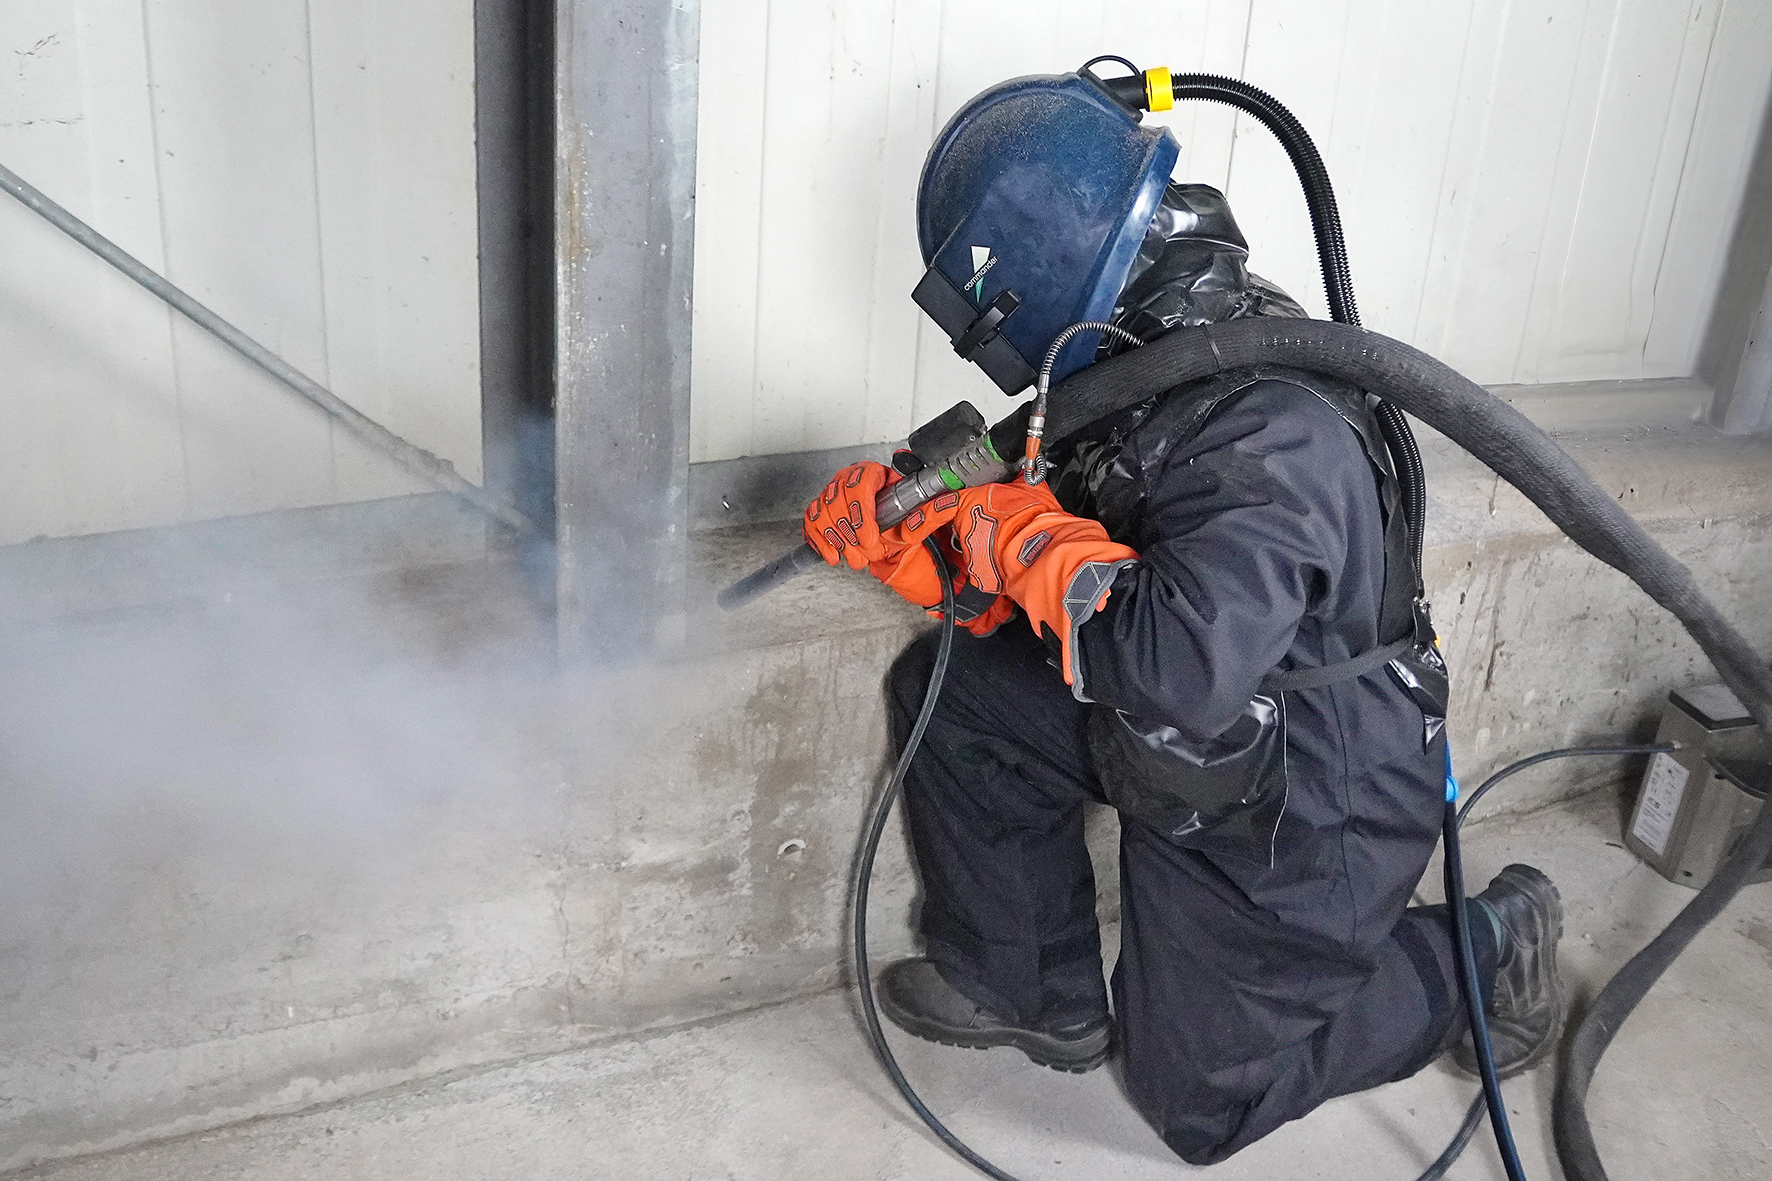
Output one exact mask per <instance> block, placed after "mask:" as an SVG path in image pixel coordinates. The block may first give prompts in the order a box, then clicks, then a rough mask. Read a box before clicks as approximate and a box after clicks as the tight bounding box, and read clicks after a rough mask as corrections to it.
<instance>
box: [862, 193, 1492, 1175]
mask: <svg viewBox="0 0 1772 1181" xmlns="http://www.w3.org/2000/svg"><path fill="white" fill-rule="evenodd" d="M1159 238H1160V239H1161V240H1153V241H1148V242H1147V251H1146V255H1145V256H1143V257H1141V260H1140V261H1141V264H1142V265H1141V267H1140V274H1139V275H1135V278H1134V281H1133V283H1132V284H1131V285H1130V286H1129V287H1128V288H1127V292H1126V295H1125V296H1123V298H1122V304H1123V306H1122V309H1121V311H1120V318H1121V319H1122V320H1123V321H1125V320H1129V319H1131V318H1132V317H1143V318H1144V319H1143V322H1142V323H1141V324H1140V325H1139V327H1140V328H1141V329H1142V331H1143V332H1144V333H1145V334H1146V335H1148V334H1150V333H1151V331H1152V328H1153V326H1155V325H1154V324H1153V321H1155V322H1156V324H1157V325H1162V326H1172V325H1174V324H1177V323H1190V322H1191V323H1198V322H1201V320H1202V319H1220V318H1227V317H1228V316H1233V315H1241V314H1300V313H1298V312H1297V310H1296V305H1295V304H1292V303H1291V301H1290V300H1287V299H1286V298H1285V297H1284V296H1283V295H1281V294H1279V293H1278V292H1277V291H1276V290H1274V289H1273V288H1271V287H1267V286H1266V285H1263V284H1261V283H1260V281H1259V280H1253V281H1251V280H1250V278H1249V277H1248V276H1247V272H1246V271H1244V269H1243V257H1244V254H1245V251H1244V249H1243V246H1242V240H1241V236H1240V235H1239V234H1238V233H1237V230H1236V227H1235V224H1234V223H1233V222H1232V221H1231V220H1230V217H1229V212H1228V210H1226V209H1225V208H1224V206H1223V198H1222V197H1220V196H1219V195H1218V194H1217V193H1216V192H1214V191H1213V190H1210V189H1205V188H1204V187H1203V186H1172V187H1171V192H1170V196H1169V198H1168V199H1167V200H1166V201H1165V212H1164V213H1162V214H1160V215H1159V218H1158V222H1157V224H1156V225H1155V226H1154V228H1153V239H1159ZM1157 270H1164V271H1165V272H1166V273H1165V274H1164V276H1163V281H1162V282H1154V281H1148V277H1149V275H1150V274H1151V272H1152V271H1157ZM1141 278H1145V279H1147V281H1146V282H1145V283H1144V284H1143V285H1142V287H1141V284H1140V281H1139V280H1140V279H1141ZM1153 309H1156V310H1153ZM1054 458H1055V460H1056V462H1057V464H1058V471H1057V472H1056V473H1055V475H1054V488H1055V491H1056V492H1057V493H1058V495H1059V498H1060V500H1061V502H1062V503H1064V506H1065V507H1066V508H1067V509H1068V510H1070V511H1072V512H1077V513H1079V514H1081V515H1087V516H1093V517H1095V518H1097V519H1099V520H1101V521H1102V522H1103V523H1104V524H1105V525H1106V526H1107V528H1108V531H1109V533H1110V535H1111V536H1112V537H1113V538H1114V539H1115V540H1117V541H1123V542H1125V543H1126V544H1128V545H1130V546H1132V547H1133V548H1134V549H1136V550H1137V551H1138V552H1139V555H1140V560H1139V561H1138V562H1136V563H1135V564H1133V565H1130V566H1128V567H1126V568H1125V569H1123V570H1122V571H1121V572H1120V574H1119V577H1118V578H1117V580H1116V581H1115V583H1114V587H1113V593H1112V595H1111V597H1110V598H1109V599H1108V601H1107V603H1106V605H1105V606H1104V607H1103V608H1102V610H1101V611H1099V612H1098V613H1097V614H1096V615H1095V616H1094V617H1093V618H1091V619H1090V620H1089V621H1088V622H1086V623H1085V624H1083V625H1082V627H1081V628H1080V630H1079V632H1078V640H1077V643H1078V652H1079V655H1078V660H1077V664H1078V668H1079V674H1080V675H1079V676H1078V677H1077V684H1076V685H1075V687H1074V688H1075V692H1073V688H1072V687H1067V686H1066V685H1065V684H1064V682H1063V680H1062V679H1061V678H1060V677H1059V675H1058V673H1057V672H1056V670H1055V669H1054V668H1053V667H1052V665H1051V663H1050V652H1049V650H1048V648H1047V646H1046V644H1044V643H1043V642H1042V641H1041V640H1040V639H1038V638H1036V637H1035V636H1034V635H1033V634H1032V633H1031V632H1030V630H1029V628H1028V626H1027V623H1026V622H1025V620H1023V619H1020V618H1017V619H1013V620H1011V621H1010V622H1009V623H1008V624H1006V625H1004V626H1003V627H1002V628H1000V629H999V630H998V631H997V632H995V633H994V634H992V635H990V636H988V637H985V638H983V639H975V638H973V637H971V636H970V635H968V634H966V633H965V632H963V631H962V632H960V633H959V634H958V635H957V636H956V637H955V646H954V652H953V658H952V663H951V665H950V667H949V670H948V674H947V681H946V684H945V686H944V688H943V690H942V694H941V698H940V702H939V705H938V708H937V710H936V713H935V715H934V718H933V719H932V721H931V723H930V727H929V730H928V732H927V734H926V736H925V738H924V742H923V746H922V748H921V750H920V751H919V753H918V755H917V757H916V758H915V759H914V760H913V762H912V764H911V768H910V771H909V774H908V775H907V777H906V780H905V798H906V806H907V815H908V817H909V822H910V829H911V836H912V841H913V845H914V848H915V852H916V858H917V862H918V866H919V868H920V870H921V873H922V880H923V885H924V891H925V893H924V901H923V907H922V933H923V935H924V937H925V939H926V941H927V948H928V955H929V957H930V958H931V959H932V960H933V961H934V962H935V964H936V965H937V966H938V968H939V969H940V970H941V972H942V975H943V976H944V977H945V978H946V979H947V980H948V981H949V983H950V984H952V985H954V986H955V987H956V988H958V989H960V990H961V991H962V992H964V993H966V994H967V995H968V996H970V997H971V998H972V999H973V1000H975V1001H977V1002H979V1003H980V1004H983V1005H985V1006H986V1007H987V1008H989V1009H991V1010H993V1011H994V1012H996V1013H997V1014H999V1015H1000V1016H1002V1017H1005V1018H1007V1019H1009V1020H1011V1021H1014V1022H1016V1023H1019V1024H1023V1025H1027V1026H1033V1027H1046V1028H1059V1027H1064V1026H1067V1025H1075V1024H1077V1023H1079V1022H1082V1021H1086V1020H1088V1019H1090V1018H1091V1017H1094V1016H1098V1015H1100V1014H1101V1013H1103V1012H1104V1011H1105V1010H1106V1007H1107V996H1106V989H1105V988H1104V987H1103V982H1102V976H1101V959H1100V943H1099V937H1098V933H1097V930H1096V923H1095V883H1094V878H1093V874H1092V871H1091V867H1090V862H1089V858H1088V855H1087V851H1086V850H1085V848H1084V843H1083V812H1084V806H1085V805H1086V804H1088V803H1090V802H1092V801H1094V802H1108V801H1109V800H1110V799H1111V800H1112V802H1114V803H1115V804H1116V805H1118V806H1119V807H1120V811H1121V871H1120V872H1121V888H1120V898H1121V916H1122V932H1121V952H1120V957H1119V961H1118V963H1117V965H1116V966H1115V969H1114V973H1113V997H1114V1011H1115V1018H1116V1021H1117V1026H1118V1031H1119V1042H1118V1044H1119V1050H1120V1055H1121V1059H1122V1062H1123V1066H1124V1071H1125V1080H1126V1086H1127V1089H1128V1091H1129V1093H1130V1095H1131V1097H1132V1099H1133V1101H1134V1102H1135V1103H1136V1104H1137V1105H1138V1107H1139V1109H1140V1110H1141V1111H1142V1112H1143V1113H1144V1114H1145V1116H1146V1117H1147V1118H1148V1119H1149V1120H1150V1121H1151V1123H1152V1124H1153V1125H1154V1126H1155V1127H1156V1128H1157V1130H1158V1131H1159V1132H1160V1133H1161V1135H1162V1136H1163V1138H1164V1140H1165V1141H1166V1142H1167V1143H1168V1144H1169V1145H1170V1147H1171V1148H1173V1149H1174V1150H1175V1151H1176V1152H1177V1153H1178V1154H1180V1155H1181V1156H1182V1157H1183V1158H1184V1159H1186V1160H1187V1161H1189V1162H1192V1163H1195V1164H1207V1163H1211V1162H1213V1161H1217V1160H1221V1159H1223V1158H1224V1157H1226V1156H1229V1155H1230V1154H1231V1153H1233V1152H1235V1151H1237V1150H1238V1149H1240V1148H1242V1147H1243V1146H1245V1145H1247V1144H1249V1143H1251V1142H1252V1141H1254V1140H1256V1139H1258V1138H1259V1137H1261V1136H1263V1135H1265V1134H1266V1133H1268V1132H1270V1131H1272V1130H1273V1129H1274V1128H1276V1127H1278V1126H1279V1125H1280V1124H1281V1123H1284V1122H1285V1121H1287V1120H1290V1119H1295V1118H1297V1117H1299V1116H1301V1115H1303V1114H1305V1113H1306V1112H1308V1111H1310V1110H1311V1109H1312V1108H1314V1107H1315V1106H1316V1105H1317V1104H1319V1103H1321V1102H1322V1101H1323V1100H1325V1099H1327V1098H1330V1097H1332V1096H1334V1095H1339V1094H1344V1093H1347V1092H1351V1091H1357V1090H1362V1089H1364V1088H1367V1087H1371V1086H1375V1085H1377V1084H1380V1083H1384V1082H1388V1081H1391V1080H1394V1079H1399V1078H1403V1077H1406V1076H1408V1075H1410V1074H1413V1073H1414V1072H1415V1071H1417V1070H1419V1069H1420V1068H1421V1067H1422V1066H1424V1065H1425V1064H1427V1063H1428V1062H1430V1061H1432V1060H1433V1059H1434V1058H1435V1057H1437V1056H1438V1055H1439V1054H1440V1053H1441V1052H1443V1051H1444V1050H1445V1049H1446V1048H1447V1047H1448V1046H1449V1045H1450V1044H1451V1042H1452V1040H1453V1039H1454V1038H1456V1037H1457V1036H1459V1035H1460V1034H1462V1032H1463V1029H1464V1026H1463V1019H1462V1015H1461V1009H1460V1006H1459V1005H1458V1003H1457V999H1458V989H1457V983H1456V980H1457V978H1456V975H1455V970H1454V966H1453V959H1452V951H1451V936H1450V928H1449V924H1448V923H1447V922H1446V918H1445V913H1444V908H1442V907H1431V908H1414V909H1408V901H1409V897H1410V893H1411V891H1412V890H1413V889H1414V887H1415V885H1416V884H1417V882H1418V881H1419V880H1420V878H1421V875H1422V873H1423V871H1424V869H1425V867H1426V865H1427V862H1428V858H1429V856H1430V854H1431V853H1432V851H1433V849H1434V845H1435V841H1436V839H1437V836H1438V831H1439V822H1440V818H1441V812H1442V807H1443V803H1444V795H1443V785H1444V780H1445V775H1444V767H1445V763H1444V760H1445V751H1444V746H1443V743H1444V737H1443V735H1442V734H1440V732H1439V726H1438V720H1437V719H1436V718H1433V717H1431V716H1424V711H1423V709H1422V708H1421V706H1420V704H1418V701H1417V698H1416V697H1414V696H1412V695H1411V693H1410V692H1409V691H1408V690H1407V688H1406V687H1405V683H1404V678H1400V677H1398V676H1396V675H1393V674H1392V673H1391V672H1390V670H1389V669H1387V668H1385V667H1382V666H1379V667H1375V668H1373V669H1372V671H1369V672H1366V673H1364V674H1363V675H1356V676H1352V677H1344V678H1342V679H1339V680H1338V681H1337V682H1336V683H1333V684H1329V685H1324V686H1320V687H1313V688H1301V689H1291V690H1286V691H1277V690H1275V691H1270V692H1268V693H1266V694H1263V693H1262V692H1261V690H1262V687H1263V679H1264V677H1268V676H1269V675H1270V674H1272V673H1274V672H1275V671H1276V670H1304V669H1317V668H1322V667H1324V666H1329V665H1336V664H1340V663H1343V662H1347V661H1349V660H1350V659H1351V658H1354V657H1358V656H1361V655H1362V654H1364V653H1368V652H1372V651H1373V650H1375V649H1378V648H1381V647H1383V646H1384V643H1385V642H1386V641H1389V640H1394V639H1396V638H1397V636H1396V635H1387V634H1381V632H1383V631H1384V630H1385V629H1386V628H1389V629H1391V630H1392V631H1393V632H1394V631H1395V630H1396V629H1397V627H1398V626H1400V625H1399V623H1398V622H1397V620H1396V611H1395V609H1394V604H1395V603H1396V601H1397V600H1398V593H1397V592H1398V587H1399V580H1402V579H1405V578H1407V579H1408V580H1409V583H1408V588H1407V589H1408V592H1409V593H1408V594H1405V595H1404V596H1403V598H1404V599H1405V600H1406V599H1407V598H1408V597H1410V596H1411V595H1412V592H1413V571H1412V570H1405V569H1398V568H1397V567H1398V566H1399V565H1406V563H1405V562H1403V561H1402V558H1401V556H1400V554H1399V550H1398V546H1397V544H1396V542H1397V539H1398V537H1399V534H1398V532H1397V531H1398V529H1399V528H1400V525H1401V523H1400V521H1399V520H1398V518H1399V517H1400V513H1399V512H1397V511H1396V487H1395V484H1394V481H1392V480H1391V478H1390V476H1389V474H1388V471H1387V470H1386V469H1385V466H1384V465H1385V461H1384V459H1383V449H1382V446H1381V445H1379V444H1378V442H1377V431H1376V426H1375V424H1374V423H1373V421H1372V415H1371V413H1370V410H1369V409H1368V406H1367V401H1366V399H1365V397H1364V395H1362V394H1360V393H1359V392H1358V391H1354V390H1350V389H1346V388H1343V387H1339V386H1336V385H1335V384H1334V383H1332V382H1330V381H1328V380H1327V379H1323V378H1320V377H1316V376H1313V375H1308V374H1303V373H1298V372H1293V371H1279V370H1276V371H1265V372H1251V373H1244V374H1233V375H1227V376H1226V377H1223V378H1219V379H1214V382H1213V383H1210V385H1209V387H1208V386H1205V385H1203V386H1200V387H1194V388H1189V389H1182V390H1176V391H1171V392H1170V393H1169V394H1167V395H1165V396H1164V397H1163V398H1161V399H1157V400H1155V401H1153V402H1152V403H1149V404H1147V405H1144V406H1141V407H1137V408H1134V409H1133V410H1131V411H1127V412H1124V413H1122V414H1120V415H1117V416H1115V417H1114V418H1113V419H1112V420H1110V421H1107V422H1103V423H1099V424H1096V426H1095V427H1094V428H1092V429H1091V430H1090V431H1088V432H1087V433H1086V436H1085V437H1083V438H1077V439H1072V440H1069V441H1067V442H1066V443H1065V444H1063V445H1062V446H1060V447H1059V449H1058V450H1057V451H1056V452H1055V453H1054ZM1387 530H1388V536H1389V541H1390V545H1389V547H1388V548H1389V550H1390V561H1389V562H1387ZM1387 587H1388V589H1387ZM1387 602H1388V603H1390V604H1392V605H1393V606H1392V607H1390V608H1387V606H1386V604H1387ZM933 651H934V637H933V635H931V636H926V637H924V638H923V639H921V640H919V641H917V642H916V643H914V644H913V645H912V646H911V647H910V648H909V649H907V650H906V652H905V653H904V655H903V656H901V657H900V659H899V660H898V662H897V663H896V664H895V665H894V667H893V670H892V673H891V676H890V683H889V686H888V688H889V693H890V697H891V705H892V707H893V708H892V715H893V718H894V724H895V729H896V731H897V734H898V736H899V738H900V740H901V741H902V738H903V735H904V734H905V732H906V731H907V729H908V724H909V720H910V718H911V717H913V716H914V714H915V712H916V710H917V709H918V707H919V706H920V705H921V703H922V695H923V690H924V686H925V684H926V682H927V680H928V676H929V671H930V665H931V661H932V655H933ZM1263 702H1265V703H1267V704H1266V708H1265V712H1263V709H1262V708H1259V707H1260V705H1261V703H1263ZM1442 708H1443V703H1442ZM1428 712H1429V714H1431V713H1432V710H1431V709H1430V710H1429V711H1428ZM1258 731H1259V732H1265V733H1267V734H1269V735H1270V736H1272V738H1273V741H1272V742H1271V743H1269V747H1270V749H1269V750H1268V751H1267V752H1266V753H1265V754H1261V755H1259V756H1252V758H1253V761H1252V760H1251V758H1245V757H1243V756H1240V755H1239V756H1236V757H1226V758H1224V759H1222V760H1220V762H1221V763H1222V766H1223V767H1228V768H1229V769H1230V770H1231V771H1232V772H1233V773H1245V778H1246V779H1247V780H1248V782H1247V783H1246V784H1245V786H1246V787H1248V788H1249V789H1250V790H1248V791H1247V792H1244V793H1242V794H1241V795H1239V793H1238V792H1236V791H1233V792H1231V793H1230V796H1229V797H1225V798H1219V799H1216V800H1212V801H1209V806H1205V807H1202V808H1197V809H1194V810H1193V811H1188V810H1187V809H1182V810H1181V812H1180V813H1178V812H1177V811H1176V810H1175V809H1173V808H1171V809H1170V810H1169V811H1167V812H1165V811H1164V810H1163V807H1162V802H1163V801H1164V800H1165V799H1167V798H1168V797H1167V796H1166V794H1165V792H1164V790H1163V780H1164V776H1165V775H1166V774H1167V772H1165V771H1164V769H1163V766H1162V758H1160V757H1157V758H1155V761H1153V756H1151V755H1150V752H1151V751H1152V750H1153V749H1155V750H1156V754H1157V756H1163V755H1165V749H1164V748H1166V750H1167V755H1168V756H1171V757H1172V758H1173V757H1179V758H1180V759H1181V761H1182V762H1183V763H1186V761H1187V760H1188V759H1189V758H1193V759H1194V760H1195V761H1196V762H1202V763H1212V762H1213V761H1214V759H1216V758H1217V757H1218V756H1219V755H1223V754H1224V753H1225V752H1226V751H1232V752H1233V753H1234V752H1235V751H1236V750H1241V749H1243V748H1244V747H1245V746H1249V745H1250V744H1248V743H1243V742H1242V741H1241V740H1240V739H1236V736H1237V735H1239V734H1245V736H1247V734H1255V733H1257V732H1258ZM1256 745H1259V744H1258V743H1257V744H1256ZM1251 749H1252V747H1251ZM1177 751H1179V752H1181V753H1180V755H1179V756H1176V752H1177ZM1184 770H1185V768H1184ZM1220 778H1221V779H1222V778H1223V777H1222V776H1220ZM1185 781H1186V780H1185V777H1184V782H1185ZM1146 788H1149V789H1150V790H1148V791H1147V790H1146ZM1207 794H1208V795H1210V793H1209V792H1208V793H1207ZM1194 802H1195V803H1198V800H1195V801H1194ZM1178 816H1179V817H1180V819H1178ZM1477 951H1478V958H1479V966H1480V975H1481V976H1482V977H1483V978H1484V979H1485V980H1488V979H1489V978H1490V977H1491V976H1492V975H1493V962H1494V954H1495V953H1494V948H1493V947H1492V946H1490V945H1489V944H1488V942H1487V941H1486V940H1479V941H1478V948H1477Z"/></svg>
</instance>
